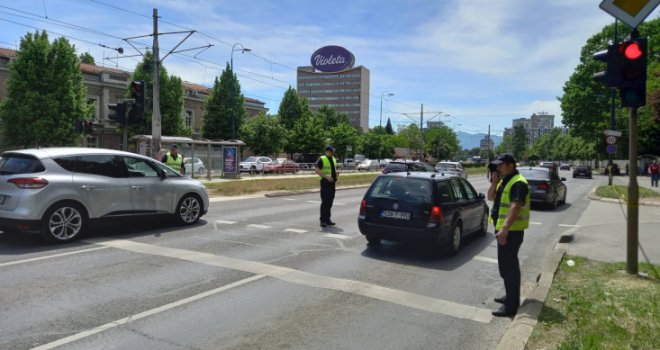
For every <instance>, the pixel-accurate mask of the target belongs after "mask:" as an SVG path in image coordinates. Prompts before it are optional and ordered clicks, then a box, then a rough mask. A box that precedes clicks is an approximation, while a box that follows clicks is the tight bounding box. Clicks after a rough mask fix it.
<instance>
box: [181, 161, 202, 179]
mask: <svg viewBox="0 0 660 350" xmlns="http://www.w3.org/2000/svg"><path fill="white" fill-rule="evenodd" d="M183 165H184V167H185V169H186V175H190V174H193V173H196V174H197V175H204V174H206V167H204V162H202V160H201V159H199V158H197V157H193V158H190V157H188V158H183Z"/></svg>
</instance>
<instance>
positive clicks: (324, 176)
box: [315, 146, 339, 227]
mask: <svg viewBox="0 0 660 350" xmlns="http://www.w3.org/2000/svg"><path fill="white" fill-rule="evenodd" d="M334 154H335V149H334V148H332V146H328V147H326V148H325V155H324V156H321V157H319V159H318V160H317V161H316V170H315V172H316V175H318V176H319V179H320V180H321V217H320V218H319V219H320V221H321V227H327V226H329V225H334V224H335V223H334V222H332V220H330V216H331V213H330V209H332V202H333V201H334V200H335V183H337V177H338V176H339V171H338V170H337V159H335V157H334Z"/></svg>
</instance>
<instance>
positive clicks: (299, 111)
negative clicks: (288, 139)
mask: <svg viewBox="0 0 660 350" xmlns="http://www.w3.org/2000/svg"><path fill="white" fill-rule="evenodd" d="M302 100H304V99H303V98H300V97H298V93H297V92H296V90H295V89H294V88H292V87H291V86H289V88H288V89H287V90H286V92H285V93H284V98H282V102H281V103H280V108H279V110H278V111H277V114H278V115H279V116H280V121H281V122H282V125H283V126H284V127H285V128H286V129H287V130H291V129H293V127H294V126H295V125H296V122H298V120H300V119H301V118H302V117H303V116H304V115H305V114H306V113H308V112H309V109H308V108H307V103H306V101H305V102H304V103H303V101H302Z"/></svg>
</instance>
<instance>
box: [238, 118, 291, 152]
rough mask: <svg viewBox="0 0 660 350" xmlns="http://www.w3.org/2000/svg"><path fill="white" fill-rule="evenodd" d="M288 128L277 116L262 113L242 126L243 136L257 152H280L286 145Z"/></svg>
mask: <svg viewBox="0 0 660 350" xmlns="http://www.w3.org/2000/svg"><path fill="white" fill-rule="evenodd" d="M285 134H286V130H285V129H284V127H283V126H282V125H281V123H280V121H279V120H278V118H277V117H274V116H268V115H266V114H265V113H260V114H259V115H257V116H256V117H254V118H252V119H250V120H249V121H247V122H246V123H245V124H243V126H242V127H241V137H242V140H243V141H244V142H245V144H246V145H247V147H249V148H250V149H251V150H252V151H253V152H254V153H255V154H264V155H266V154H267V155H271V154H278V153H280V152H281V151H282V148H283V147H284V141H285V140H284V136H285Z"/></svg>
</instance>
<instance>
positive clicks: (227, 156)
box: [222, 147, 238, 174]
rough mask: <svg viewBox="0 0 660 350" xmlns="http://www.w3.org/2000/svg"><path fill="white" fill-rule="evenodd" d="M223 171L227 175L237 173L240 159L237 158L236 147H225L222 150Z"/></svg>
mask: <svg viewBox="0 0 660 350" xmlns="http://www.w3.org/2000/svg"><path fill="white" fill-rule="evenodd" d="M222 164H223V169H222V171H223V172H225V173H233V174H235V173H236V172H237V168H238V157H237V156H236V147H223V148H222Z"/></svg>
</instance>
